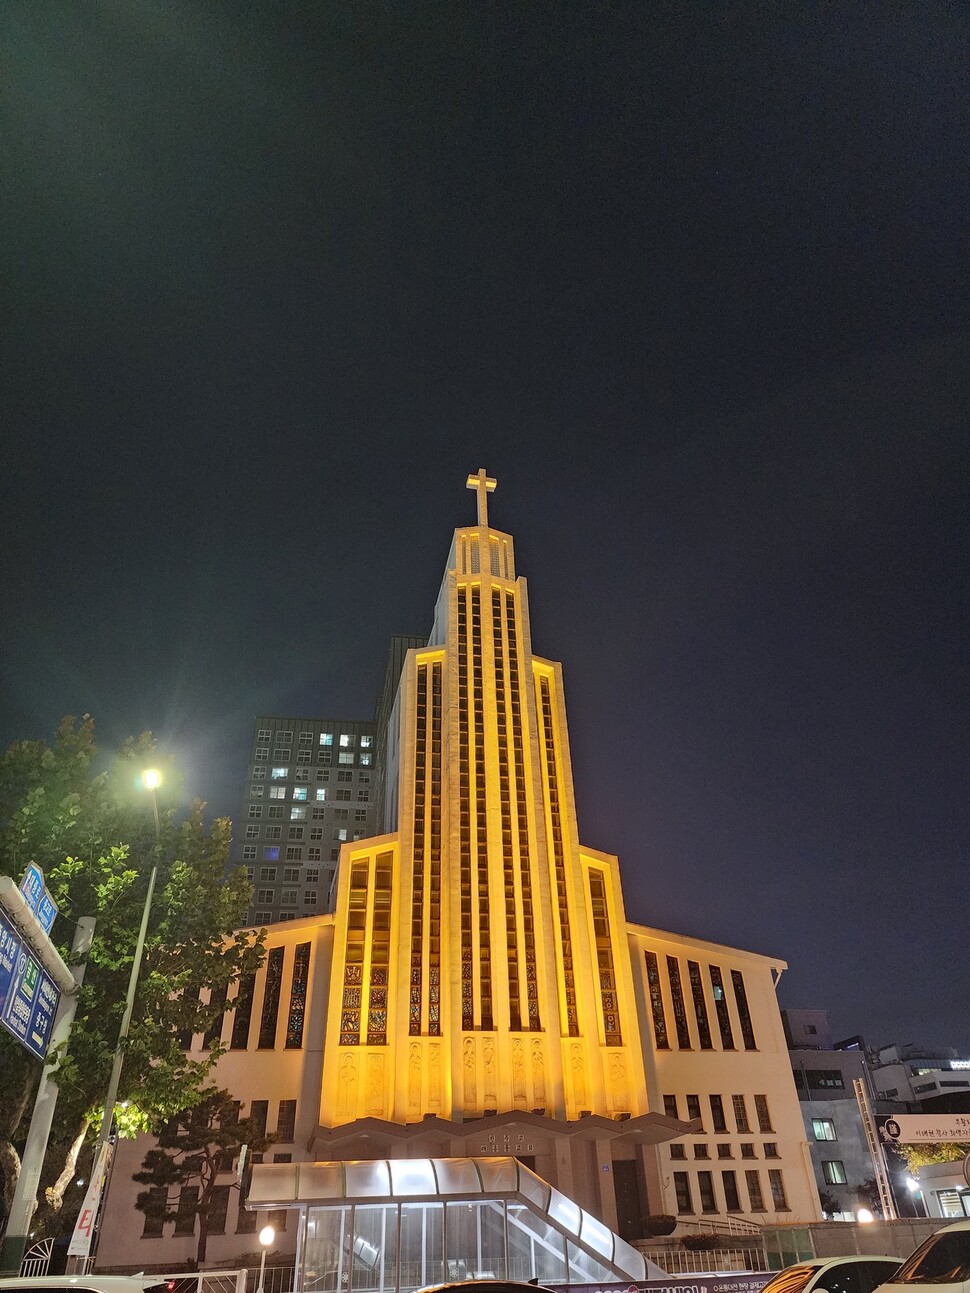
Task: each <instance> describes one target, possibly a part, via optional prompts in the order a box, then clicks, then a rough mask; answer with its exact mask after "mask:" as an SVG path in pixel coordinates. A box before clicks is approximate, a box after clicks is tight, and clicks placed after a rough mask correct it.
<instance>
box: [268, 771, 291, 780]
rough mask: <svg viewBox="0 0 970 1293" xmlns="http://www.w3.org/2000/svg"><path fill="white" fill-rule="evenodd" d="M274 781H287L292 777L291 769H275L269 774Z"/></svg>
mask: <svg viewBox="0 0 970 1293" xmlns="http://www.w3.org/2000/svg"><path fill="white" fill-rule="evenodd" d="M269 775H270V779H271V780H272V781H285V780H286V778H287V777H288V776H289V775H290V770H289V768H274V769H273V771H272V772H271V773H270V774H269Z"/></svg>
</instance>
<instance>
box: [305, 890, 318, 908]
mask: <svg viewBox="0 0 970 1293" xmlns="http://www.w3.org/2000/svg"><path fill="white" fill-rule="evenodd" d="M316 903H317V891H316V889H307V891H306V893H304V895H303V905H304V907H315V906H316Z"/></svg>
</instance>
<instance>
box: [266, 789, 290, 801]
mask: <svg viewBox="0 0 970 1293" xmlns="http://www.w3.org/2000/svg"><path fill="white" fill-rule="evenodd" d="M269 797H270V799H285V798H286V786H270V788H269Z"/></svg>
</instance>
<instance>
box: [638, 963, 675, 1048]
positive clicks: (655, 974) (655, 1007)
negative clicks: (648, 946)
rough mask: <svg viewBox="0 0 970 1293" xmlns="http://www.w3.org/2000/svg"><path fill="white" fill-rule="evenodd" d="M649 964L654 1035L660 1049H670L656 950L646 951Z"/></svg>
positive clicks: (648, 979)
mask: <svg viewBox="0 0 970 1293" xmlns="http://www.w3.org/2000/svg"><path fill="white" fill-rule="evenodd" d="M643 955H644V959H645V961H646V965H647V991H648V993H649V996H650V1008H651V1010H652V1012H653V1035H654V1042H655V1044H656V1047H657V1050H658V1051H669V1050H670V1042H669V1041H668V1040H667V1018H666V1016H665V1014H664V999H663V991H662V990H661V987H660V966H659V964H658V961H657V954H656V953H655V952H644V954H643Z"/></svg>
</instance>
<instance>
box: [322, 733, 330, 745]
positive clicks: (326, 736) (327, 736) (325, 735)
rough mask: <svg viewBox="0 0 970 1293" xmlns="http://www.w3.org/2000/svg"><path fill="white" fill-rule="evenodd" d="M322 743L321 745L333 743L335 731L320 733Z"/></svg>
mask: <svg viewBox="0 0 970 1293" xmlns="http://www.w3.org/2000/svg"><path fill="white" fill-rule="evenodd" d="M320 744H321V745H333V732H321V733H320Z"/></svg>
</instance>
